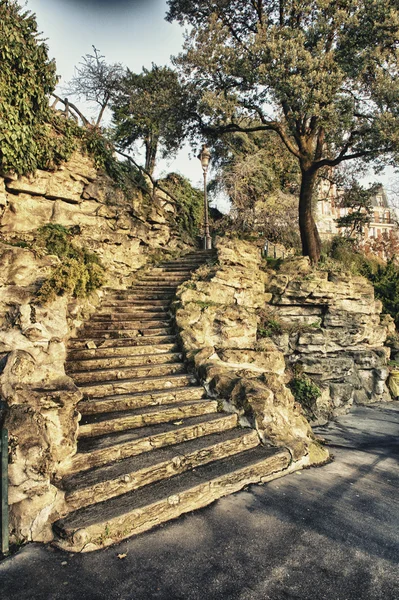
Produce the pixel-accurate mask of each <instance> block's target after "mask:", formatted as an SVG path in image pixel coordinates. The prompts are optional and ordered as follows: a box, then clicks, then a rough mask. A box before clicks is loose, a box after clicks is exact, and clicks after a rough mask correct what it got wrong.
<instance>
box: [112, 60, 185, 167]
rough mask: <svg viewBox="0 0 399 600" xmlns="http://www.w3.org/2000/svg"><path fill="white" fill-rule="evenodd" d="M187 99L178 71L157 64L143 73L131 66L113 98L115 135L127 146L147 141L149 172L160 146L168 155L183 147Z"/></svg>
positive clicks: (117, 140) (145, 144)
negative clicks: (134, 71) (134, 70)
mask: <svg viewBox="0 0 399 600" xmlns="http://www.w3.org/2000/svg"><path fill="white" fill-rule="evenodd" d="M186 100H187V99H186V97H185V95H184V92H183V90H182V88H181V86H180V83H179V80H178V77H177V74H176V72H175V71H173V70H172V69H170V68H169V67H158V66H157V65H154V64H153V65H152V68H151V70H148V69H145V68H143V71H142V73H139V74H137V73H132V72H131V71H130V70H129V69H128V70H127V72H126V74H125V75H124V76H123V77H121V78H120V81H119V85H118V91H117V93H116V94H115V95H114V97H113V101H112V109H113V113H114V124H115V130H114V137H115V140H116V142H117V143H118V144H120V146H121V147H122V148H124V149H127V148H132V147H133V146H134V144H135V143H136V142H138V141H142V142H144V146H145V152H146V161H145V170H146V171H147V172H148V173H150V174H152V173H153V171H154V167H155V162H156V158H157V153H158V149H159V146H162V149H163V155H164V156H166V155H168V154H171V153H172V154H173V153H174V152H176V151H177V150H178V149H179V147H180V146H181V143H182V141H183V138H184V136H185V119H184V113H185V110H184V106H185V104H186Z"/></svg>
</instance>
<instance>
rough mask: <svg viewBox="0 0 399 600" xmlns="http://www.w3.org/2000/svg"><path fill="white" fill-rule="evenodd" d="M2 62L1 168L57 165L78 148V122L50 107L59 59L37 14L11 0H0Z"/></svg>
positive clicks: (22, 170)
mask: <svg viewBox="0 0 399 600" xmlns="http://www.w3.org/2000/svg"><path fill="white" fill-rule="evenodd" d="M0 64H1V69H0V170H1V171H2V172H3V173H5V172H8V171H11V172H14V173H17V174H18V175H21V174H26V173H32V172H34V171H35V170H36V169H37V168H42V169H51V168H54V167H55V166H56V165H57V164H59V163H60V162H61V161H63V160H67V159H68V158H69V157H70V155H71V153H72V152H73V150H74V149H75V148H76V147H77V139H76V137H75V135H74V131H75V129H76V125H75V124H74V123H73V122H68V120H66V119H63V118H62V117H61V116H59V115H58V114H57V113H55V112H54V111H53V110H52V109H51V108H50V106H49V101H48V97H49V94H50V93H51V92H52V91H53V90H54V88H55V86H56V84H57V76H56V67H55V63H54V61H51V60H49V58H48V49H47V46H46V44H45V43H44V41H43V40H42V39H40V37H39V34H38V30H37V23H36V18H35V16H34V15H32V14H31V13H29V12H28V11H23V10H22V8H21V7H20V6H19V5H18V3H17V2H15V1H13V0H0Z"/></svg>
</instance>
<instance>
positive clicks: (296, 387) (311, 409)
mask: <svg viewBox="0 0 399 600" xmlns="http://www.w3.org/2000/svg"><path fill="white" fill-rule="evenodd" d="M288 386H289V388H290V389H291V391H292V393H293V395H294V398H295V400H296V401H297V402H298V403H299V404H300V405H301V406H302V408H303V410H304V412H305V415H306V416H307V417H308V418H314V416H315V407H316V402H317V399H318V398H319V397H320V396H321V390H320V388H319V387H318V386H317V385H316V384H315V383H314V382H313V381H312V380H311V379H310V377H309V376H308V375H306V373H304V372H303V368H302V367H301V365H298V364H297V365H295V367H294V377H293V379H291V381H290V382H289V384H288Z"/></svg>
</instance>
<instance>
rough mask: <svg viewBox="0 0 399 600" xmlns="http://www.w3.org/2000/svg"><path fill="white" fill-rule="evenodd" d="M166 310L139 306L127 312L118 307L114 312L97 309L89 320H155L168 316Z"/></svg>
mask: <svg viewBox="0 0 399 600" xmlns="http://www.w3.org/2000/svg"><path fill="white" fill-rule="evenodd" d="M168 315H169V313H168V311H167V310H163V311H162V312H161V311H159V310H158V311H155V310H151V309H149V308H148V307H147V308H140V309H135V310H134V309H130V311H129V312H127V311H126V310H123V311H120V310H118V309H116V310H115V312H110V311H109V310H108V311H101V310H100V311H98V312H97V313H96V314H95V315H92V317H90V322H91V323H93V322H107V321H110V322H119V321H138V320H143V319H144V320H148V319H155V320H158V321H159V320H163V319H166V318H168Z"/></svg>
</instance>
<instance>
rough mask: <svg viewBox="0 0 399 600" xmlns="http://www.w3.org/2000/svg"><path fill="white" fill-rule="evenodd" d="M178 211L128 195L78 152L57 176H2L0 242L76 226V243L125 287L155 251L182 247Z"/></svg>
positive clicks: (160, 199)
mask: <svg viewBox="0 0 399 600" xmlns="http://www.w3.org/2000/svg"><path fill="white" fill-rule="evenodd" d="M175 214H176V207H175V206H174V204H173V203H172V202H171V201H170V199H169V198H168V197H167V196H166V195H165V194H162V193H161V192H157V193H156V194H153V195H152V197H151V198H150V197H149V196H146V195H143V193H142V192H140V191H139V190H134V191H133V192H132V193H131V194H130V197H128V198H127V197H126V195H125V193H124V192H123V191H122V190H121V189H120V188H118V187H116V186H115V184H114V183H113V182H112V180H111V179H110V178H109V177H108V176H107V175H105V174H104V173H102V172H99V171H97V170H96V169H95V167H94V164H93V161H92V160H91V159H90V158H89V157H87V156H82V155H80V154H75V155H74V156H73V158H72V159H71V160H70V161H69V162H68V163H66V164H65V165H64V166H62V167H61V168H60V169H59V170H58V171H56V172H48V171H37V172H36V173H35V175H33V176H31V177H16V176H12V175H10V176H8V177H6V178H1V177H0V239H2V240H4V241H13V240H15V239H18V240H27V241H29V240H30V239H31V237H32V234H33V233H34V231H35V230H37V229H38V228H39V227H41V226H43V225H46V224H47V223H57V224H59V225H64V226H65V227H75V229H76V231H77V233H78V234H79V235H78V236H77V237H76V238H75V240H74V241H77V242H78V243H80V244H81V245H84V246H86V247H88V248H89V249H90V250H92V251H94V252H96V253H97V254H98V256H99V257H100V259H101V262H102V264H103V265H104V267H105V268H106V270H107V274H108V283H109V285H110V286H113V287H124V286H126V285H127V284H128V283H129V277H130V278H131V275H132V272H134V271H136V270H137V269H138V268H140V267H141V266H142V265H144V264H145V263H146V262H147V260H148V254H149V253H151V252H154V251H156V250H157V249H158V250H163V249H165V250H166V249H167V250H168V251H174V250H176V251H179V250H181V248H182V247H183V245H182V243H181V241H180V238H179V236H178V235H177V233H176V231H175V230H174V215H175Z"/></svg>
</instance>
